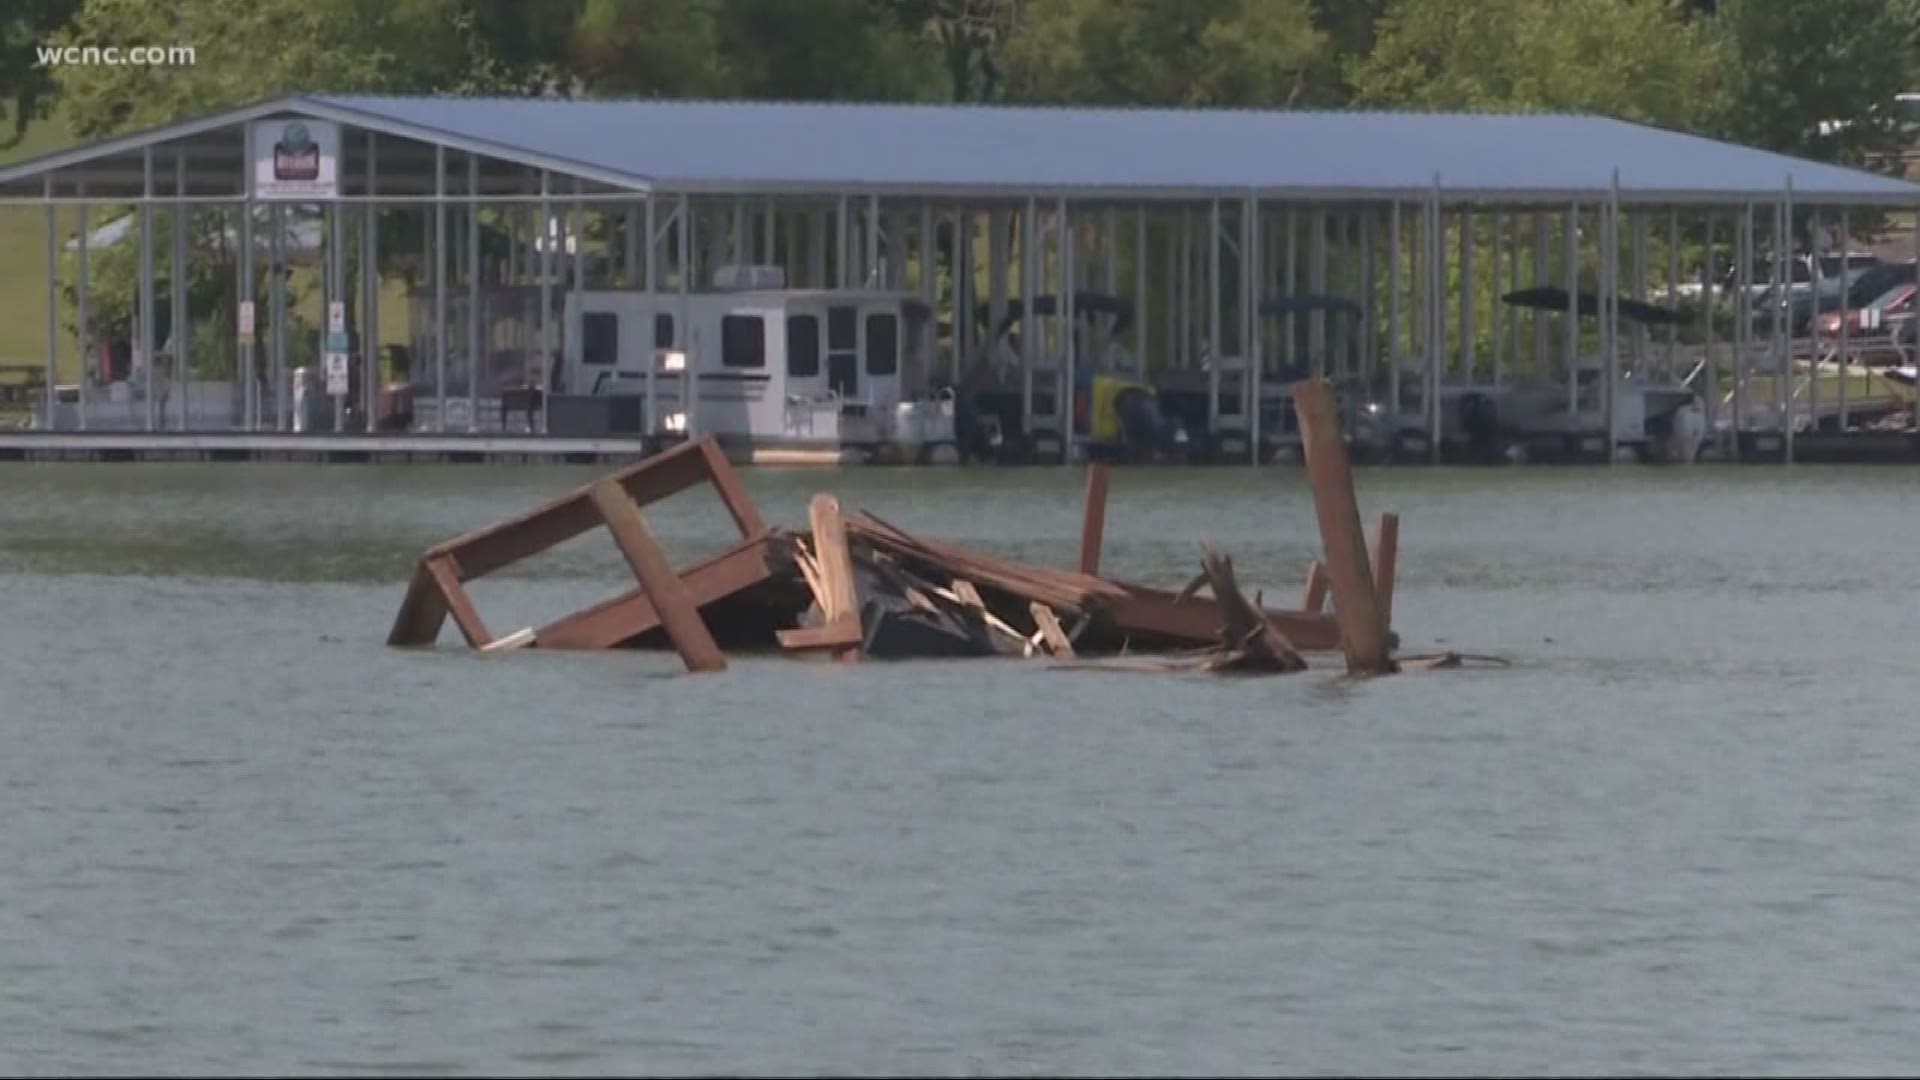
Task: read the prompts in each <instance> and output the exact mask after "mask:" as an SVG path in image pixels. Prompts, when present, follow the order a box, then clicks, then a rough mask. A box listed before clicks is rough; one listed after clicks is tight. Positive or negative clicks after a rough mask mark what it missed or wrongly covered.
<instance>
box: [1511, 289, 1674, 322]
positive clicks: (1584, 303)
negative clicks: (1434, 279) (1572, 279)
mask: <svg viewBox="0 0 1920 1080" xmlns="http://www.w3.org/2000/svg"><path fill="white" fill-rule="evenodd" d="M1500 299H1501V300H1502V301H1503V302H1505V303H1508V304H1512V305H1513V306H1515V307H1524V308H1536V309H1539V310H1541V311H1565V310H1567V307H1568V301H1567V290H1565V289H1563V288H1561V287H1560V286H1558V285H1536V286H1534V287H1533V288H1530V289H1519V290H1517V291H1515V292H1510V293H1508V294H1507V295H1505V296H1503V297H1501V298H1500ZM1577 302H1578V304H1579V309H1578V312H1577V313H1578V314H1579V315H1581V316H1582V317H1585V318H1592V317H1594V316H1597V315H1598V314H1599V312H1600V300H1599V298H1598V297H1596V296H1594V294H1592V293H1590V292H1583V293H1581V294H1580V296H1579V300H1578V301H1577ZM1616 303H1617V304H1618V305H1619V311H1620V317H1621V318H1623V319H1626V320H1628V321H1630V322H1637V323H1644V324H1646V325H1648V326H1663V325H1666V324H1668V323H1684V322H1690V321H1692V320H1690V319H1689V318H1688V317H1687V315H1686V314H1685V313H1683V312H1679V311H1675V310H1674V309H1672V308H1669V307H1661V306H1660V305H1658V304H1649V303H1647V302H1646V301H1644V300H1630V299H1628V298H1626V297H1621V298H1620V299H1619V300H1618V301H1616Z"/></svg>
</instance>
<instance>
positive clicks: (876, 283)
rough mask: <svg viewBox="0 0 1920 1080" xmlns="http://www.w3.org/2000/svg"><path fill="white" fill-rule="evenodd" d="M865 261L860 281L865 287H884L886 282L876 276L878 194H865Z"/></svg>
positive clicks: (878, 229) (878, 255)
mask: <svg viewBox="0 0 1920 1080" xmlns="http://www.w3.org/2000/svg"><path fill="white" fill-rule="evenodd" d="M866 241H867V243H866V253H867V254H866V261H867V264H866V265H865V266H863V267H861V277H860V280H861V283H862V284H863V285H864V286H866V287H867V288H885V287H886V282H885V281H883V280H881V279H880V278H879V277H878V274H879V270H880V196H878V195H869V196H867V236H866Z"/></svg>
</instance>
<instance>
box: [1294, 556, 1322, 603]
mask: <svg viewBox="0 0 1920 1080" xmlns="http://www.w3.org/2000/svg"><path fill="white" fill-rule="evenodd" d="M1300 610H1301V611H1308V612H1312V613H1313V614H1315V615H1318V614H1320V613H1321V612H1323V611H1325V610H1327V568H1326V566H1325V564H1323V563H1321V561H1320V560H1319V559H1315V560H1313V561H1312V562H1310V563H1308V564H1307V586H1306V589H1305V590H1303V591H1302V593H1301V594H1300Z"/></svg>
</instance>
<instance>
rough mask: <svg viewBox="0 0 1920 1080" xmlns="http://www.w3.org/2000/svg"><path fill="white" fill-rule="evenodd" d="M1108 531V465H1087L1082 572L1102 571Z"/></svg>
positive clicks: (1081, 555)
mask: <svg viewBox="0 0 1920 1080" xmlns="http://www.w3.org/2000/svg"><path fill="white" fill-rule="evenodd" d="M1106 531H1107V467H1106V466H1105V465H1102V464H1100V463H1099V462H1095V463H1094V464H1092V465H1090V466H1088V467H1087V498H1086V508H1085V510H1084V511H1083V514H1082V517H1081V519H1080V572H1081V573H1083V574H1098V573H1099V572H1100V544H1101V540H1102V538H1103V537H1104V536H1105V535H1106Z"/></svg>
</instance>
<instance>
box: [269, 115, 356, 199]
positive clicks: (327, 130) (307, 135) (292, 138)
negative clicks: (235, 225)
mask: <svg viewBox="0 0 1920 1080" xmlns="http://www.w3.org/2000/svg"><path fill="white" fill-rule="evenodd" d="M247 137H248V139H249V140H251V146H252V152H251V154H250V155H249V156H251V157H252V158H253V195H254V198H257V199H266V200H274V199H331V198H334V197H335V196H337V195H338V194H339V193H340V125H338V124H335V123H332V122H331V121H326V120H256V121H254V123H253V125H252V127H251V128H250V129H249V130H248V133H247Z"/></svg>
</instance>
